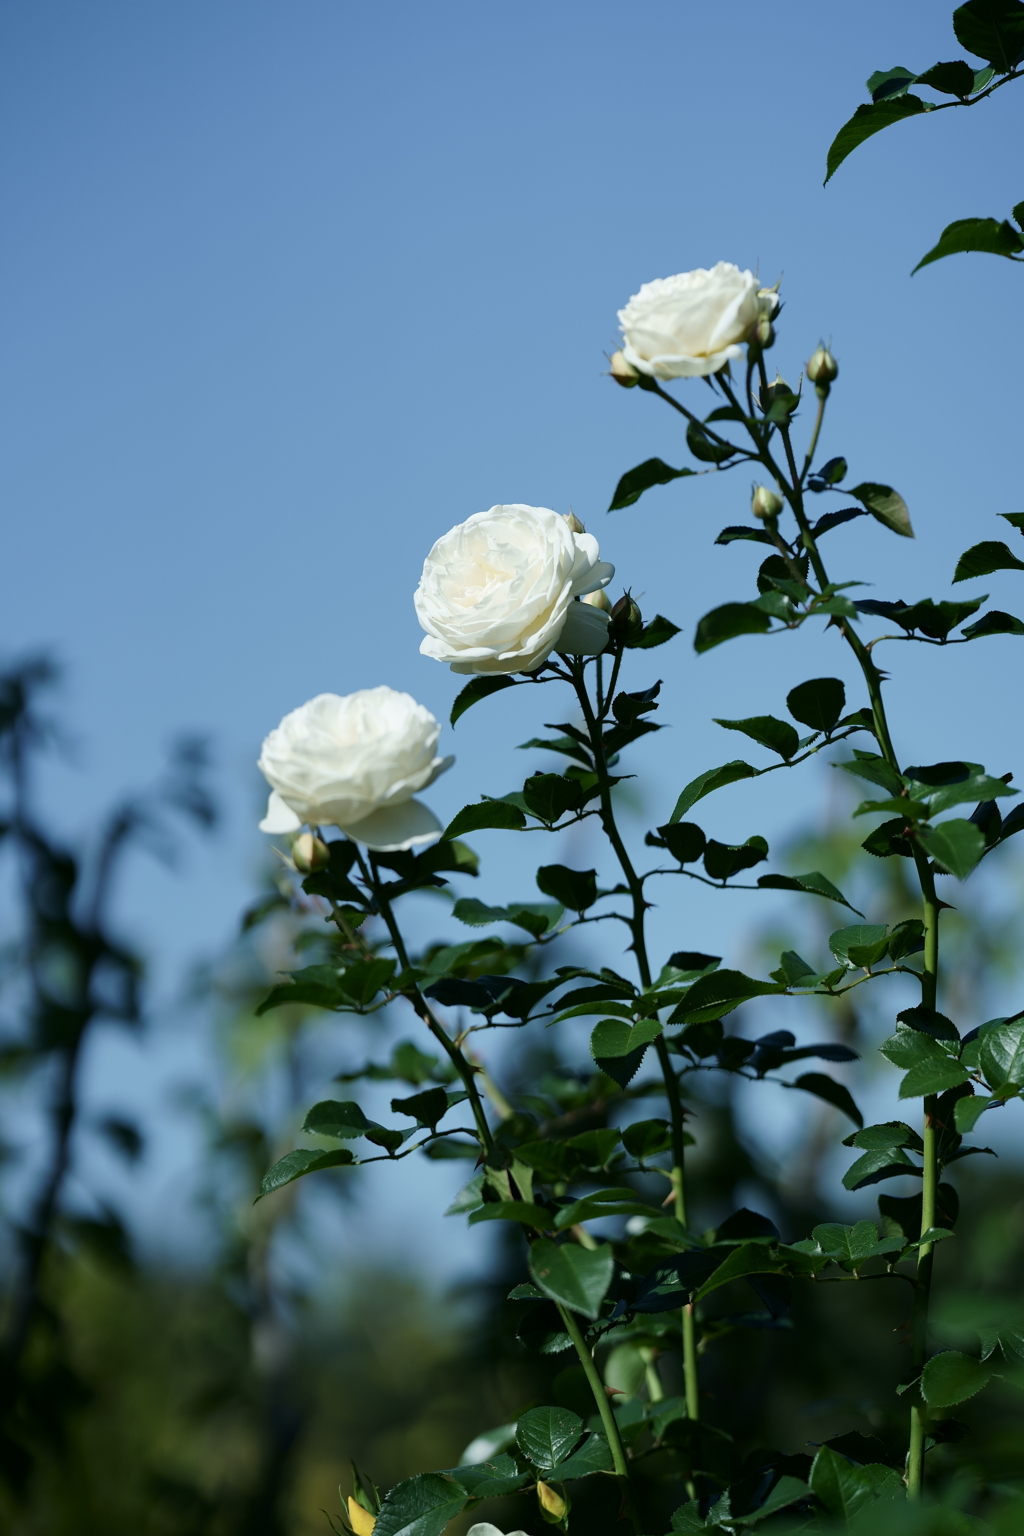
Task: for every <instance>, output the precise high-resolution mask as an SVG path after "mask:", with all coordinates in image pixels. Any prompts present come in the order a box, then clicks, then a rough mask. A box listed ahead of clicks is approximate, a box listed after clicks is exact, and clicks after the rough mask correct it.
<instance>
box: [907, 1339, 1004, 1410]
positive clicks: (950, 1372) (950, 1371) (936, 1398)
mask: <svg viewBox="0 0 1024 1536" xmlns="http://www.w3.org/2000/svg"><path fill="white" fill-rule="evenodd" d="M991 1377H992V1367H991V1366H989V1365H984V1364H983V1363H982V1362H981V1361H980V1360H975V1359H973V1358H972V1357H971V1356H970V1355H962V1354H961V1353H960V1351H959V1350H956V1349H950V1350H946V1351H945V1352H944V1353H943V1354H941V1355H933V1356H932V1358H931V1359H930V1360H929V1361H928V1362H927V1364H926V1365H925V1368H924V1370H923V1371H922V1372H921V1395H922V1397H923V1398H924V1400H925V1402H926V1403H928V1404H929V1405H930V1406H931V1407H933V1408H949V1407H952V1405H953V1404H954V1403H963V1402H966V1401H967V1399H968V1398H969V1397H974V1396H975V1395H976V1394H977V1393H978V1392H980V1391H981V1389H982V1387H987V1386H988V1384H989V1381H990V1380H991Z"/></svg>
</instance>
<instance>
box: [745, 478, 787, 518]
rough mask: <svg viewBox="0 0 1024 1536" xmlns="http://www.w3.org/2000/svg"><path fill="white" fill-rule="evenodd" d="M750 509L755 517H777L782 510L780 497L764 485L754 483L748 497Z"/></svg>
mask: <svg viewBox="0 0 1024 1536" xmlns="http://www.w3.org/2000/svg"><path fill="white" fill-rule="evenodd" d="M750 510H751V512H753V514H754V516H755V517H778V515H779V513H780V512H781V511H782V497H781V496H777V495H776V494H775V492H774V491H771V490H769V489H768V487H767V486H766V485H755V486H754V494H753V496H751V498H750Z"/></svg>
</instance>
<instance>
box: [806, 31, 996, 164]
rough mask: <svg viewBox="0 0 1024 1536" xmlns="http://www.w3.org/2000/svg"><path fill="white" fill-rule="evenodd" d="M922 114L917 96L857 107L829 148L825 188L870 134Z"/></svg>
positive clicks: (920, 103) (898, 97)
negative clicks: (847, 158)
mask: <svg viewBox="0 0 1024 1536" xmlns="http://www.w3.org/2000/svg"><path fill="white" fill-rule="evenodd" d="M972 52H973V50H972ZM925 111H927V107H926V105H925V103H924V102H923V101H922V100H921V98H920V96H897V97H895V98H893V99H890V100H888V101H876V102H872V103H871V104H870V106H868V105H864V106H860V107H858V108H857V110H856V112H855V113H854V114H853V116H852V117H851V118H850V120H849V122H846V123H844V124H843V126H842V127H841V128H840V130H839V132H838V133H837V134H836V136H835V138H834V139H833V140H832V143H831V145H830V147H829V152H828V162H827V170H828V175H827V176H826V177H825V182H826V185H827V184H828V182H829V181H831V179H832V177H833V176H834V175H835V173H836V171H837V170H838V169H839V167H840V166H841V165H842V163H843V161H844V160H845V159H846V157H847V155H851V154H852V153H853V151H854V150H855V149H856V148H857V146H858V145H859V144H863V143H864V140H865V139H869V138H870V137H871V135H872V134H874V133H878V132H879V131H880V130H881V129H882V128H888V127H889V126H890V125H891V124H892V123H900V122H902V121H903V119H904V118H905V117H915V116H916V115H917V114H918V113H919V112H925Z"/></svg>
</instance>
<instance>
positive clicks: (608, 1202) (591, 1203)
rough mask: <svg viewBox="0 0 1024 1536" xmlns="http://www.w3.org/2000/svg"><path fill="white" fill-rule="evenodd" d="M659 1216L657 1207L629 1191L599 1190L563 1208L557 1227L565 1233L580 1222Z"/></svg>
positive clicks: (559, 1214)
mask: <svg viewBox="0 0 1024 1536" xmlns="http://www.w3.org/2000/svg"><path fill="white" fill-rule="evenodd" d="M657 1215H658V1207H657V1206H654V1205H648V1204H647V1203H646V1202H645V1201H643V1200H640V1199H639V1198H638V1197H637V1196H636V1195H633V1194H631V1192H630V1191H629V1190H628V1189H599V1190H597V1191H596V1192H595V1193H594V1194H592V1195H584V1197H583V1199H582V1200H574V1201H573V1203H572V1205H566V1206H563V1207H562V1209H561V1210H560V1211H559V1213H558V1217H557V1219H556V1221H555V1226H556V1227H557V1228H558V1230H559V1231H560V1232H564V1231H565V1230H566V1229H567V1228H568V1227H575V1226H576V1225H577V1223H578V1222H581V1221H599V1220H601V1219H602V1218H604V1217H607V1216H648V1217H652V1218H653V1217H656V1216H657Z"/></svg>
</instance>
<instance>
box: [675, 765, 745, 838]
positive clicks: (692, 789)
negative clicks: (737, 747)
mask: <svg viewBox="0 0 1024 1536" xmlns="http://www.w3.org/2000/svg"><path fill="white" fill-rule="evenodd" d="M756 777H757V769H756V768H751V766H750V764H749V763H744V762H741V761H740V759H739V758H736V759H734V761H733V762H731V763H723V764H722V766H721V767H720V768H705V770H704V772H703V773H698V775H697V777H696V778H695V779H691V780H690V782H689V784H687V786H686V788H685V789H684V790H683V792H682V794H681V795H680V796H679V799H678V800H677V801H676V805H675V810H674V811H673V812H672V815H671V816H670V817H669V822H670V823H671V822H674V821H682V819H683V817H684V816H685V815H686V813H687V811H688V810H689V809H690V807H691V806H693V805H696V803H697V801H698V800H703V798H704V796H705V795H710V794H712V793H713V792H714V791H715V790H716V789H723V788H724V787H725V785H726V784H735V783H736V782H737V780H739V779H753V778H756Z"/></svg>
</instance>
